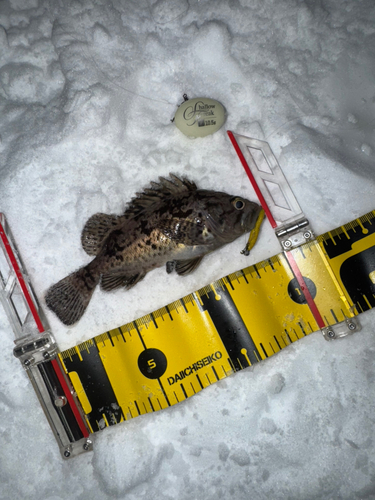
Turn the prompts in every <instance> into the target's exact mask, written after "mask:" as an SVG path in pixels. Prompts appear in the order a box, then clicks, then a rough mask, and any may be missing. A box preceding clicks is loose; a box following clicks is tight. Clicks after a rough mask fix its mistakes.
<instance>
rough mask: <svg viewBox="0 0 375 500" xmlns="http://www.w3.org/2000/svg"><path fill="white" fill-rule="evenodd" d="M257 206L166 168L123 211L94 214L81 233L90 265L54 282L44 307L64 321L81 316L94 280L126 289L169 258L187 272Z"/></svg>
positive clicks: (246, 226)
mask: <svg viewBox="0 0 375 500" xmlns="http://www.w3.org/2000/svg"><path fill="white" fill-rule="evenodd" d="M260 216H261V207H260V206H259V205H257V204H256V203H253V202H251V201H249V200H247V199H245V198H242V197H240V196H232V195H229V194H226V193H221V192H217V191H209V190H204V189H198V188H197V186H196V185H195V183H194V182H191V181H189V180H188V179H186V178H183V179H180V178H178V177H176V176H175V175H173V174H170V178H169V179H165V178H163V177H159V182H158V183H156V182H152V183H151V187H150V188H146V189H144V191H143V192H142V193H136V197H135V198H133V199H132V200H131V201H130V203H129V206H128V208H127V210H126V211H125V213H124V214H123V215H120V216H117V215H106V214H102V213H98V214H95V215H93V216H92V217H91V218H90V219H89V220H88V221H87V223H86V225H85V227H84V229H83V231H82V236H81V242H82V246H83V249H84V250H85V252H86V253H88V254H89V255H93V256H95V259H93V260H92V261H91V262H90V263H89V264H88V265H87V266H85V267H83V268H81V269H79V270H78V271H76V272H74V273H73V274H70V275H69V276H67V277H66V278H64V279H62V280H61V281H59V282H58V283H56V284H55V285H53V286H52V287H51V288H50V289H49V290H48V291H47V293H46V297H45V299H46V303H47V306H48V307H49V308H50V309H51V310H52V311H53V312H54V313H55V314H56V315H57V316H58V318H59V319H60V320H61V321H62V322H63V323H64V324H65V325H72V324H73V323H76V322H77V321H78V320H79V319H80V318H81V316H82V315H83V313H84V311H85V309H86V307H87V305H88V303H89V301H90V299H91V296H92V294H93V291H94V289H95V287H96V286H97V285H98V284H99V283H100V288H101V289H102V290H104V291H110V290H115V289H116V288H119V287H124V288H125V289H127V290H128V289H129V288H131V287H133V286H134V285H135V284H136V283H138V282H139V281H140V280H141V279H142V278H143V277H144V276H145V275H146V274H147V273H148V272H149V271H151V270H152V269H155V268H156V267H160V266H162V265H164V264H166V270H167V273H170V272H172V271H176V272H177V274H179V275H182V276H184V275H187V274H189V273H190V272H191V271H194V269H196V268H197V266H198V265H199V264H200V262H201V261H202V259H203V257H204V256H205V255H206V254H208V253H209V252H212V251H213V250H216V249H217V248H220V247H222V246H223V245H226V244H227V243H230V242H232V241H234V240H235V239H236V238H238V237H239V236H241V235H243V234H245V233H247V232H249V231H251V230H252V229H253V228H254V227H255V224H256V222H257V220H258V219H259V218H260Z"/></svg>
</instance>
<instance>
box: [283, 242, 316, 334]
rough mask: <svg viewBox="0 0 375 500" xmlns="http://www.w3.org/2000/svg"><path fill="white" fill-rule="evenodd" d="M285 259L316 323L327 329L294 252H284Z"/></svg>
mask: <svg viewBox="0 0 375 500" xmlns="http://www.w3.org/2000/svg"><path fill="white" fill-rule="evenodd" d="M284 255H285V257H286V258H287V259H288V262H289V265H290V267H291V268H292V271H293V274H294V276H295V277H296V279H297V281H298V284H299V286H300V288H301V292H303V294H304V296H305V299H306V302H307V304H308V306H309V308H310V311H311V312H312V315H313V316H314V318H315V321H316V322H317V323H318V326H319V328H320V329H322V328H324V327H325V324H324V321H323V318H322V316H321V314H320V312H319V310H318V308H317V306H316V304H315V302H314V299H313V298H312V296H311V293H310V292H309V289H308V288H307V286H306V283H305V280H304V279H303V276H302V273H301V271H300V269H299V267H298V265H297V262H296V261H295V260H294V257H293V254H292V252H290V251H289V252H284Z"/></svg>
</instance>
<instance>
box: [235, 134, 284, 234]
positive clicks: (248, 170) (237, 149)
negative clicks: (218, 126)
mask: <svg viewBox="0 0 375 500" xmlns="http://www.w3.org/2000/svg"><path fill="white" fill-rule="evenodd" d="M227 134H228V136H229V139H230V140H231V141H232V144H233V147H234V149H235V150H236V153H237V154H238V157H239V159H240V160H241V163H242V166H243V168H244V169H245V172H246V173H247V176H248V178H249V179H250V182H251V185H252V186H253V188H254V191H255V193H256V195H257V196H258V199H259V202H260V204H261V205H262V208H263V210H264V211H265V213H266V215H267V217H268V220H269V221H270V224H271V226H272V227H273V229H275V227H277V223H276V221H275V219H274V218H273V215H272V214H271V211H270V209H269V208H268V205H267V202H266V200H265V199H264V197H263V195H262V192H261V190H260V189H259V187H258V184H257V182H256V180H255V178H254V176H253V174H252V172H251V170H250V168H249V165H248V164H247V161H246V159H245V157H244V155H243V154H242V151H241V148H240V147H239V145H238V143H237V141H236V139H235V137H234V135H233V132H231V131H230V130H227Z"/></svg>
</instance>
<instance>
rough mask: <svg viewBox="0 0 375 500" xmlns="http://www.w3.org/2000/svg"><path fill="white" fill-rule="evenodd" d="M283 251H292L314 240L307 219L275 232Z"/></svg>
mask: <svg viewBox="0 0 375 500" xmlns="http://www.w3.org/2000/svg"><path fill="white" fill-rule="evenodd" d="M275 234H276V236H277V238H278V240H279V241H280V244H281V246H282V248H283V249H284V250H292V249H293V248H297V247H299V246H300V245H304V244H305V243H307V242H308V241H311V240H313V239H314V237H315V236H314V233H313V231H312V229H311V227H310V224H309V221H308V220H307V219H302V220H299V221H297V222H295V223H293V224H291V225H289V226H284V227H282V228H281V229H278V230H276V231H275Z"/></svg>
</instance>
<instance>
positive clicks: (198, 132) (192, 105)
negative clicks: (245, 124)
mask: <svg viewBox="0 0 375 500" xmlns="http://www.w3.org/2000/svg"><path fill="white" fill-rule="evenodd" d="M174 122H175V124H176V127H177V128H178V129H179V130H181V132H182V133H183V134H185V135H187V136H189V137H205V136H206V135H209V134H213V133H214V132H216V131H217V130H219V128H220V127H222V126H223V125H224V122H225V108H224V106H223V105H222V104H220V102H219V101H215V100H214V99H209V98H207V97H196V98H194V99H189V100H187V101H185V102H183V103H182V104H181V106H180V107H179V108H178V110H177V111H176V114H175V116H174Z"/></svg>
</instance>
